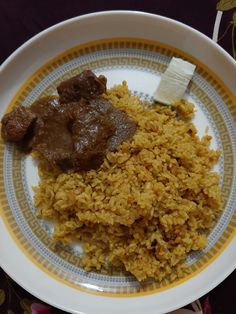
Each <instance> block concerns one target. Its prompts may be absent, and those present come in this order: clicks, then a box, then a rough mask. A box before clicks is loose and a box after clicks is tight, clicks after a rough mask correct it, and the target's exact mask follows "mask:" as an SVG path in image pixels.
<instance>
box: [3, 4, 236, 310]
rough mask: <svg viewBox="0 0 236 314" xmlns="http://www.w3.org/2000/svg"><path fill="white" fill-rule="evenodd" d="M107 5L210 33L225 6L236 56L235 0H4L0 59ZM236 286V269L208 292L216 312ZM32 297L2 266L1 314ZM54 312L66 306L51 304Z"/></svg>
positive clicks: (229, 44)
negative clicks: (50, 29)
mask: <svg viewBox="0 0 236 314" xmlns="http://www.w3.org/2000/svg"><path fill="white" fill-rule="evenodd" d="M104 10H138V11H145V12H150V13H155V14H159V15H163V16H167V17H170V18H173V19H176V20H178V21H181V22H183V23H185V24H188V25H190V26H192V27H194V28H195V29H197V30H199V31H201V32H202V33H204V34H206V35H207V36H209V37H210V38H212V35H213V29H214V25H215V21H216V16H217V12H218V11H222V12H223V14H222V17H221V21H220V27H219V33H218V35H217V36H216V37H217V41H218V43H219V45H221V46H222V47H223V48H224V49H225V50H226V51H228V53H229V54H231V55H232V56H233V57H234V58H235V59H236V0H221V1H216V0H205V1H199V0H192V1H190V0H145V1H144V0H139V1H138V0H136V1H135V0H125V1H123V0H120V1H114V0H100V1H98V0H97V1H91V0H83V1H80V0H68V1H65V0H48V1H47V0H41V1H30V0H0V64H1V63H2V62H3V61H4V60H5V59H6V58H7V57H8V56H9V55H10V54H11V53H12V52H13V51H14V50H15V49H16V48H18V47H19V46H20V45H21V44H23V43H24V42H25V41H27V40H28V39H29V38H31V37H32V36H34V35H35V34H37V33H39V32H41V31H42V30H44V29H46V28H47V27H49V26H51V25H53V24H56V23H58V22H60V21H63V20H66V19H68V18H71V17H75V16H78V15H81V14H85V13H91V12H95V11H104ZM235 287H236V271H234V272H233V273H232V274H231V275H230V276H229V277H228V278H227V279H226V280H225V281H224V282H223V283H221V284H220V285H219V286H218V287H216V288H215V289H214V290H212V291H211V292H209V294H208V295H207V296H208V297H209V301H210V303H211V307H212V314H236V305H235V296H236V292H235V291H236V290H235ZM203 299H204V298H203ZM203 299H202V300H203ZM33 302H40V301H39V300H37V299H36V298H35V297H34V296H32V295H30V294H29V293H27V292H26V291H25V290H23V289H22V288H21V287H20V286H18V285H17V284H16V283H15V282H14V281H13V280H11V279H10V278H9V277H8V276H7V275H6V274H5V273H4V272H3V270H2V269H0V314H13V313H16V314H21V313H23V314H27V313H30V304H31V303H33ZM52 313H63V312H62V311H60V310H57V309H52Z"/></svg>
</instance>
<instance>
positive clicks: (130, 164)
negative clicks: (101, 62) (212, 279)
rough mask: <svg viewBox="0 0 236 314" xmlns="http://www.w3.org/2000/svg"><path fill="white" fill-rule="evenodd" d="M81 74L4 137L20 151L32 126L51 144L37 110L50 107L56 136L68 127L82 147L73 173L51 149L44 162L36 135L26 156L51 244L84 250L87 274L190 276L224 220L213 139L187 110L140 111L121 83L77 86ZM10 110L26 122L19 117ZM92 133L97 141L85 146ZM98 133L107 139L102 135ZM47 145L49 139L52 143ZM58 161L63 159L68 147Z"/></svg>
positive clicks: (186, 106)
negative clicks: (31, 160)
mask: <svg viewBox="0 0 236 314" xmlns="http://www.w3.org/2000/svg"><path fill="white" fill-rule="evenodd" d="M84 75H85V73H82V74H80V75H79V76H77V77H76V78H72V79H70V80H68V81H66V82H64V83H61V84H60V85H59V87H58V93H59V99H57V98H55V97H49V98H47V99H46V100H45V99H44V100H38V102H36V103H34V104H33V105H31V106H30V107H29V109H28V108H26V109H27V111H28V110H30V114H31V115H30V117H31V120H30V119H28V120H27V123H24V124H23V129H22V130H21V131H20V132H18V131H17V134H16V136H13V137H10V140H11V139H12V138H13V142H15V143H19V142H20V141H21V139H20V138H21V136H23V138H24V136H25V135H24V133H25V132H27V131H26V129H28V128H30V129H32V128H37V123H39V129H40V127H41V123H42V125H43V124H44V123H45V125H46V129H45V133H44V137H45V138H46V143H48V142H47V133H46V132H47V128H48V126H47V120H46V119H45V120H44V116H43V115H41V114H39V112H40V110H41V104H40V103H41V101H43V105H42V108H44V106H48V107H47V108H48V110H49V111H50V110H52V112H53V114H52V115H53V123H55V125H56V127H55V129H54V130H56V129H57V130H58V131H57V134H56V136H58V132H60V133H61V129H63V128H65V125H67V126H69V127H68V133H71V134H72V135H71V137H72V136H74V133H73V132H75V136H76V137H77V136H78V137H79V140H80V141H81V142H82V143H81V144H80V146H82V144H83V143H84V142H85V143H84V144H83V145H85V146H84V147H86V149H88V150H89V149H90V150H89V154H88V155H85V156H86V158H87V159H86V158H85V157H83V156H81V155H80V154H79V153H78V152H77V150H75V151H76V154H77V155H76V156H77V159H76V158H75V157H74V155H73V154H72V155H73V158H74V159H72V160H73V162H72V164H73V163H75V165H76V166H75V167H74V166H73V167H71V164H70V163H69V166H68V162H67V159H66V158H65V159H63V158H60V162H58V159H55V158H51V157H49V155H50V154H53V150H54V147H53V145H54V144H53V143H51V144H52V147H50V149H51V150H50V154H49V155H48V154H46V153H45V149H44V148H41V146H40V145H39V144H38V142H37V136H36V139H34V138H33V140H32V139H31V138H30V141H29V142H28V145H29V146H28V147H30V148H31V149H32V152H33V153H32V155H33V156H35V157H36V158H37V159H38V160H39V177H40V182H39V185H38V186H37V187H34V192H35V197H34V202H35V206H36V208H37V209H38V212H39V216H40V217H41V218H42V219H53V220H54V221H55V227H54V239H55V240H56V241H61V242H63V243H65V244H68V243H70V242H71V241H74V240H77V241H79V243H81V245H82V248H83V252H84V254H83V257H82V259H81V266H82V267H84V269H85V270H87V271H101V270H107V271H108V272H109V270H110V269H111V268H115V269H123V270H125V271H128V272H129V273H131V274H132V275H134V276H135V277H136V278H137V279H138V280H139V281H143V280H145V279H150V278H153V279H155V280H157V281H162V280H168V281H174V280H176V279H177V278H180V277H182V276H183V275H184V274H185V273H186V271H187V266H186V264H185V260H186V257H187V255H188V254H189V253H191V252H194V251H197V250H201V249H203V248H204V247H206V245H207V234H208V233H209V231H210V230H211V229H212V227H213V225H214V223H215V221H216V219H217V218H218V216H219V214H220V212H221V206H222V204H221V194H220V189H219V175H218V174H217V173H216V172H213V171H212V167H213V166H214V165H215V164H216V163H217V161H218V159H219V156H220V152H219V151H218V150H213V149H211V148H210V142H211V137H210V136H209V135H205V136H203V137H202V138H199V137H198V135H197V130H196V127H195V126H194V125H193V123H191V121H190V120H191V118H192V117H193V115H194V106H193V105H192V104H190V103H189V102H187V101H185V100H178V101H175V103H174V105H173V106H161V105H157V104H152V103H147V102H145V103H144V102H143V101H142V100H141V99H139V98H138V97H136V96H133V95H132V94H131V92H130V91H129V89H128V86H127V84H126V82H123V83H122V84H121V85H118V86H114V87H113V88H111V89H106V79H105V78H104V77H101V76H100V77H93V74H92V73H91V72H89V77H90V79H89V83H88V85H86V84H87V83H86V84H83V83H82V82H81V78H82V77H84ZM90 80H91V81H92V82H95V87H94V88H90V86H91V84H90V83H91V81H90ZM71 82H72V85H70V83H71ZM84 86H86V87H84ZM88 86H89V88H88ZM84 89H86V91H85V90H84ZM67 101H68V102H67ZM45 103H47V105H45ZM35 107H36V109H35ZM65 108H66V109H65ZM15 110H16V112H17V115H18V114H19V116H23V117H25V112H24V109H23V111H22V112H21V111H20V112H18V111H17V110H19V109H17V108H16V109H14V110H13V112H14V111H15ZM63 110H68V111H66V112H69V115H68V117H69V118H71V115H72V123H70V124H65V123H64V121H63V123H62V124H63V125H62V126H61V120H60V119H61V118H60V115H61V112H62V111H63ZM90 110H91V112H92V113H93V114H92V118H91V114H90ZM43 112H44V111H43ZM46 112H47V110H46ZM7 115H8V116H7V117H8V119H9V121H11V119H10V118H9V114H7ZM57 115H58V116H57ZM46 116H47V117H48V114H46ZM97 117H99V118H97ZM49 118H50V119H51V114H49ZM54 119H55V120H54ZM6 120H7V118H6V116H5V117H4V118H3V121H5V124H4V123H3V126H4V127H5V130H4V127H3V129H2V136H3V138H5V139H6V140H7V139H8V138H9V137H8V136H7V135H6V134H7V132H6V126H5V125H7V121H6ZM41 120H42V121H43V122H41ZM38 121H39V122H38ZM94 121H95V122H94ZM87 122H88V124H87V125H85V126H84V124H85V123H87ZM93 128H94V129H95V133H96V136H95V139H93V141H91V142H90V144H87V142H86V141H87V136H88V134H89V136H90V132H91V133H92V131H91V130H92V129H93ZM100 128H101V129H100ZM9 129H10V130H11V128H10V127H9ZM104 129H106V131H104ZM100 130H101V131H100ZM37 132H38V131H35V133H36V134H38V133H37ZM50 132H51V131H50V130H49V131H48V134H50ZM100 132H101V133H100ZM103 132H106V136H104V137H102V136H100V134H103ZM39 134H40V132H39ZM53 136H54V135H48V137H49V138H50V139H51V141H52V139H54V137H53ZM67 136H68V134H67ZM91 137H92V135H91ZM82 138H84V139H85V140H84V141H83V140H82ZM70 140H71V139H69V140H68V141H69V145H71V143H70ZM98 140H101V142H99V143H100V144H98V142H97V141H98ZM34 141H35V142H36V144H34ZM55 141H56V139H55ZM32 143H33V144H32ZM76 143H77V142H76ZM33 145H35V146H33ZM41 145H42V144H41ZM76 145H77V144H76ZM86 149H84V151H86ZM68 150H69V151H70V149H68ZM93 151H95V152H96V153H95V154H93ZM97 151H99V153H102V154H103V155H102V156H103V157H102V159H99V158H100V155H99V154H97ZM62 152H63V153H62ZM62 152H61V151H60V154H61V155H60V156H63V157H64V155H63V154H66V153H67V148H65V149H64V148H63V150H62ZM66 156H67V155H66ZM78 156H79V157H78ZM97 156H98V157H97ZM97 158H98V159H99V162H97ZM75 159H76V161H75ZM69 160H71V159H70V158H69ZM88 160H89V161H88ZM91 163H92V165H93V167H91V166H90V165H91ZM94 165H95V167H94Z"/></svg>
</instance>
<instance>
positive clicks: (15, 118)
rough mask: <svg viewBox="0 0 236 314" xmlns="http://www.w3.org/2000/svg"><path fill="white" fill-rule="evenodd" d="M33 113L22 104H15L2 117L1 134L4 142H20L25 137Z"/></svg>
mask: <svg viewBox="0 0 236 314" xmlns="http://www.w3.org/2000/svg"><path fill="white" fill-rule="evenodd" d="M35 119H36V116H35V114H34V113H33V112H32V111H31V110H30V109H29V108H26V107H24V106H16V107H15V108H14V109H13V110H12V111H11V112H9V113H7V114H5V115H4V117H3V118H2V121H1V122H2V129H1V134H2V138H3V140H4V141H5V142H20V141H22V140H23V138H24V137H25V135H26V133H27V131H28V129H29V127H30V126H31V124H32V122H33V121H35Z"/></svg>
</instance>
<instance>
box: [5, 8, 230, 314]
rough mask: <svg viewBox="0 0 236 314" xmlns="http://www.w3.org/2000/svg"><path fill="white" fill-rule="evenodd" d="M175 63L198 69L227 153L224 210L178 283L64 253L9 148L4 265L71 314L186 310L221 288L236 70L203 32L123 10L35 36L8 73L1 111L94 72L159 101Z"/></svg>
mask: <svg viewBox="0 0 236 314" xmlns="http://www.w3.org/2000/svg"><path fill="white" fill-rule="evenodd" d="M172 56H179V57H182V58H185V59H187V60H189V61H190V62H193V63H195V64H196V65H197V70H196V72H195V75H194V77H193V80H192V83H191V85H190V87H189V89H188V91H187V94H186V97H187V98H188V99H190V100H191V101H192V102H194V103H195V106H196V108H197V112H196V117H195V120H194V123H195V124H196V126H197V128H198V132H199V135H200V136H201V135H203V134H204V133H205V129H206V127H207V126H208V127H209V133H210V134H211V135H212V136H213V142H212V146H213V147H214V148H220V149H221V150H222V156H221V159H220V161H219V164H218V165H217V167H216V170H217V171H219V173H220V178H221V180H220V184H221V189H222V195H223V199H224V212H223V214H222V216H221V217H220V219H219V221H218V223H217V224H216V226H215V228H214V229H213V230H212V232H211V233H210V235H209V244H208V247H207V248H206V249H205V250H203V251H202V252H198V253H196V254H192V255H191V256H189V258H188V260H187V262H188V263H190V264H191V273H190V275H188V276H187V277H185V278H183V279H182V280H180V281H178V282H175V283H174V284H171V285H167V284H162V285H161V286H160V285H158V284H153V283H147V284H144V285H140V284H138V283H137V282H136V281H135V280H134V279H133V278H132V277H129V276H128V277H127V276H124V275H122V274H118V273H115V274H113V275H112V276H111V275H107V274H96V273H85V272H84V271H83V270H82V269H81V268H80V267H79V266H78V265H79V262H80V250H79V248H77V246H68V247H62V246H55V245H53V243H52V241H51V232H52V230H51V226H50V225H48V224H47V223H46V222H42V221H39V220H37V219H36V217H35V208H34V206H33V192H32V185H35V184H36V183H37V180H38V177H37V169H36V168H35V165H34V164H33V162H32V160H31V158H30V157H27V158H22V157H21V156H20V155H19V153H18V152H17V151H16V150H15V149H14V147H13V146H11V145H6V146H4V145H3V143H1V145H0V165H1V177H0V180H1V190H0V193H1V196H0V199H1V204H2V206H1V218H0V239H1V241H0V264H1V266H2V267H3V269H4V270H5V271H6V272H7V273H8V274H9V275H10V276H11V277H12V278H13V279H15V280H16V281H17V282H18V283H19V284H20V285H22V286H23V287H24V288H25V289H27V290H28V291H30V292H31V293H32V294H34V295H36V296H37V297H39V298H40V299H42V300H44V301H46V302H48V303H50V304H52V305H54V306H56V307H59V308H61V309H64V310H66V311H68V312H71V313H85V314H106V313H107V314H108V313H113V314H118V313H119V314H120V313H123V314H132V313H136V314H141V313H145V314H157V313H165V312H168V311H170V310H173V309H176V308H179V307H181V306H182V305H185V304H187V303H189V302H191V301H192V300H194V299H196V298H198V297H200V296H201V295H203V294H205V293H206V292H208V291H209V290H211V289H212V288H214V287H215V286H216V285H217V284H218V283H220V282H221V281H222V280H223V279H224V278H225V277H226V276H227V275H228V274H230V272H232V271H233V269H234V268H235V266H236V249H235V247H236V237H235V234H236V213H235V207H236V176H235V163H236V160H235V158H236V157H235V156H236V130H235V121H236V90H235V86H236V75H235V73H236V63H235V61H234V60H233V59H232V58H231V57H230V56H229V55H228V54H227V53H226V52H225V51H224V50H222V49H221V48H220V47H219V46H218V45H216V44H215V43H214V42H212V41H211V40H210V39H208V38H207V37H206V36H204V35H202V34H201V33H199V32H197V31H195V30H194V29H191V28H189V27H187V26H185V25H183V24H181V23H178V22H175V21H173V20H170V19H167V18H164V17H160V16H156V15H151V14H147V13H141V12H129V11H113V12H102V13H95V14H89V15H85V16H81V17H78V18H74V19H71V20H68V21H65V22H63V23H60V24H58V25H56V26H53V27H51V28H49V29H48V30H46V31H44V32H42V33H40V34H39V35H37V36H35V37H34V38H33V39H31V40H30V41H28V42H27V43H26V44H24V45H23V46H22V47H21V48H19V49H18V50H17V51H16V52H15V53H13V54H12V55H11V56H10V57H9V58H8V59H7V60H6V62H5V63H4V64H3V65H2V67H1V76H0V79H1V85H0V101H1V102H0V103H1V106H0V110H1V115H2V114H3V113H4V112H5V110H6V108H7V107H8V108H10V107H11V106H13V105H14V104H16V103H22V104H24V105H28V104H30V103H32V102H33V101H34V100H35V99H36V98H37V97H39V96H42V95H47V94H52V93H54V92H55V86H56V85H57V83H58V81H60V80H62V79H63V78H66V77H69V76H71V75H73V74H74V73H77V72H79V71H81V70H83V69H85V68H90V69H92V70H93V71H95V73H97V74H100V73H102V74H104V75H106V76H107V78H108V85H109V86H112V85H113V84H115V83H121V82H122V80H124V79H125V80H126V81H127V82H128V85H129V87H130V89H131V90H132V92H133V93H135V94H138V95H139V96H140V97H142V98H148V99H149V98H150V97H151V96H152V93H153V92H154V90H155V88H156V86H157V84H158V82H159V79H160V73H161V72H163V71H164V70H165V68H166V66H167V64H168V62H169V61H170V59H171V57H172Z"/></svg>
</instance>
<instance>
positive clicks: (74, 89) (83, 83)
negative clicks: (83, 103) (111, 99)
mask: <svg viewBox="0 0 236 314" xmlns="http://www.w3.org/2000/svg"><path fill="white" fill-rule="evenodd" d="M106 83H107V79H106V78H105V76H103V75H100V76H99V77H97V76H96V75H95V74H94V73H93V72H92V71H90V70H85V71H83V72H82V73H80V74H79V75H76V76H74V77H72V78H70V79H68V80H66V81H63V82H61V84H60V85H59V86H58V87H57V92H58V94H59V96H60V102H61V103H68V102H72V101H78V100H80V98H82V97H83V98H86V99H90V98H93V97H96V96H98V95H102V94H103V93H104V92H105V91H106Z"/></svg>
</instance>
